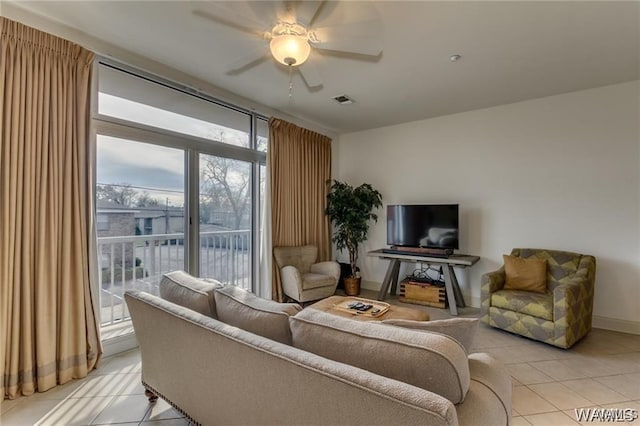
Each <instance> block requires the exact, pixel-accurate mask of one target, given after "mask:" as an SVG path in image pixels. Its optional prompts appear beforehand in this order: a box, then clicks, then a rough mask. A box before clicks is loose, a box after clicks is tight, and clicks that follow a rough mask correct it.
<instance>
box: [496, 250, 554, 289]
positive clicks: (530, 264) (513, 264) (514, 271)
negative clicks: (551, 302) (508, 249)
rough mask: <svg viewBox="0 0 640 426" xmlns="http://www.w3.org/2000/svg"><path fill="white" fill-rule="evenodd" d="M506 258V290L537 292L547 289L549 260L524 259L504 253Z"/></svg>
mask: <svg viewBox="0 0 640 426" xmlns="http://www.w3.org/2000/svg"><path fill="white" fill-rule="evenodd" d="M502 258H503V259H504V272H505V278H506V279H505V284H504V289H505V290H524V291H533V292H536V293H545V292H546V291H547V260H546V259H523V258H520V257H515V256H508V255H506V254H504V255H502Z"/></svg>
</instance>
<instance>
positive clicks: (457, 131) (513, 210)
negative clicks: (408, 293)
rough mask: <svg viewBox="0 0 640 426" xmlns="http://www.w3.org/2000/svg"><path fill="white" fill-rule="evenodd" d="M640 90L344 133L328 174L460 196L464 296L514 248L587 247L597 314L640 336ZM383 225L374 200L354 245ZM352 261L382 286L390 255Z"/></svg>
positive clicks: (413, 194)
mask: <svg viewBox="0 0 640 426" xmlns="http://www.w3.org/2000/svg"><path fill="white" fill-rule="evenodd" d="M639 95H640V82H639V81H635V82H630V83H623V84H617V85H612V86H607V87H601V88H596V89H590V90H584V91H580V92H574V93H569V94H564V95H558V96H552V97H547V98H542V99H536V100H531V101H525V102H519V103H515V104H510V105H503V106H499V107H494V108H488V109H483V110H477V111H471V112H466V113H461V114H455V115H450V116H445V117H438V118H433V119H429V120H423V121H416V122H412V123H406V124H402V125H397V126H390V127H384V128H379V129H373V130H367V131H362V132H356V133H349V134H343V135H341V136H340V140H339V143H338V144H337V145H338V148H337V157H338V164H337V169H336V173H335V175H336V177H337V178H338V179H341V180H346V181H348V182H350V183H352V184H354V185H359V184H360V183H362V182H368V183H371V184H372V185H373V186H374V187H375V188H377V189H378V190H379V191H380V192H381V193H382V194H383V202H384V204H385V205H386V204H394V203H459V204H460V215H461V217H460V220H461V224H460V225H461V246H460V250H459V252H461V253H469V254H475V255H479V256H481V261H480V262H479V263H478V264H476V265H475V266H474V267H472V268H470V269H467V270H458V271H457V272H458V275H459V277H460V278H461V281H462V282H461V285H462V286H463V292H464V293H465V295H466V296H465V298H466V300H467V303H469V302H472V304H473V305H475V306H479V298H480V276H481V274H482V273H484V272H487V271H490V270H494V269H496V268H497V267H498V266H499V265H501V264H502V258H501V256H502V254H503V253H507V254H508V253H509V251H510V250H511V248H513V247H542V248H550V249H558V250H568V251H575V252H579V253H587V254H593V255H595V256H596V258H597V276H596V297H595V312H594V315H595V317H594V322H595V323H596V325H599V326H601V327H603V328H613V329H619V330H626V331H632V332H637V333H640V309H638V302H639V301H640V172H639V170H640V136H639V133H640V130H639V117H640V114H639V106H638V103H639ZM385 224H386V213H385V210H384V209H381V210H380V220H379V221H378V223H377V224H376V225H374V226H373V227H372V229H371V231H370V239H369V241H368V242H367V243H366V244H365V246H364V247H363V251H365V252H366V251H368V250H372V249H376V248H380V247H385V246H386V228H385ZM360 264H361V268H362V274H363V279H364V281H365V284H364V285H365V286H371V285H373V286H375V288H379V283H380V282H382V280H383V278H384V272H385V270H386V266H387V261H384V260H379V259H377V258H371V257H367V256H366V255H363V256H361V261H360ZM407 269H409V268H407ZM409 272H410V271H409Z"/></svg>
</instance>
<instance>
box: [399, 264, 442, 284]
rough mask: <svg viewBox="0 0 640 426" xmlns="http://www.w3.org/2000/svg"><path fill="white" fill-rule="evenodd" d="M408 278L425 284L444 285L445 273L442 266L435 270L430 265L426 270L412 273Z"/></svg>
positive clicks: (419, 269)
mask: <svg viewBox="0 0 640 426" xmlns="http://www.w3.org/2000/svg"><path fill="white" fill-rule="evenodd" d="M430 272H431V274H430ZM434 273H435V277H434ZM407 278H409V279H411V280H413V281H418V282H423V283H429V284H434V285H444V272H443V270H442V266H440V267H438V268H434V267H432V266H430V265H428V266H427V267H426V268H424V267H422V268H417V269H415V270H414V271H413V272H412V273H411V275H407Z"/></svg>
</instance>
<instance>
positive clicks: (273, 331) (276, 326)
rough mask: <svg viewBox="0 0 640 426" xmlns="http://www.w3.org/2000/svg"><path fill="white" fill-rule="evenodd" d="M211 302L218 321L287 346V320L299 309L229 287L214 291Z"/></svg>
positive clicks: (289, 339)
mask: <svg viewBox="0 0 640 426" xmlns="http://www.w3.org/2000/svg"><path fill="white" fill-rule="evenodd" d="M215 299H216V309H217V312H218V319H219V320H220V321H222V322H225V323H227V324H230V325H233V326H236V327H238V328H241V329H243V330H246V331H249V332H251V333H254V334H257V335H259V336H262V337H266V338H268V339H271V340H275V341H278V342H281V343H285V344H287V345H291V330H290V329H289V316H290V315H295V314H297V313H298V312H299V311H300V306H299V305H297V304H295V303H278V302H275V301H273V300H266V299H262V298H260V297H258V296H256V295H254V294H253V293H250V292H248V291H247V290H244V289H242V288H239V287H236V286H232V285H228V286H225V287H222V288H219V289H216V291H215Z"/></svg>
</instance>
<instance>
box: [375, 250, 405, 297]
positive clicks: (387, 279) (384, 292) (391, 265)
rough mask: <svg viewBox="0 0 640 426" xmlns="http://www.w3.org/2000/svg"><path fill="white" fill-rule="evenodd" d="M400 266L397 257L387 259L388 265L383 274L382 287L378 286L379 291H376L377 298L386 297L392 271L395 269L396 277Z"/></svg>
mask: <svg viewBox="0 0 640 426" xmlns="http://www.w3.org/2000/svg"><path fill="white" fill-rule="evenodd" d="M399 268H400V261H399V260H398V259H389V267H388V268H387V273H386V274H385V276H384V281H382V287H380V292H379V293H378V300H384V299H385V298H386V297H387V292H388V291H389V285H390V284H391V280H392V278H393V271H394V270H395V271H396V279H397V276H398V272H397V271H398V270H399Z"/></svg>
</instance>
